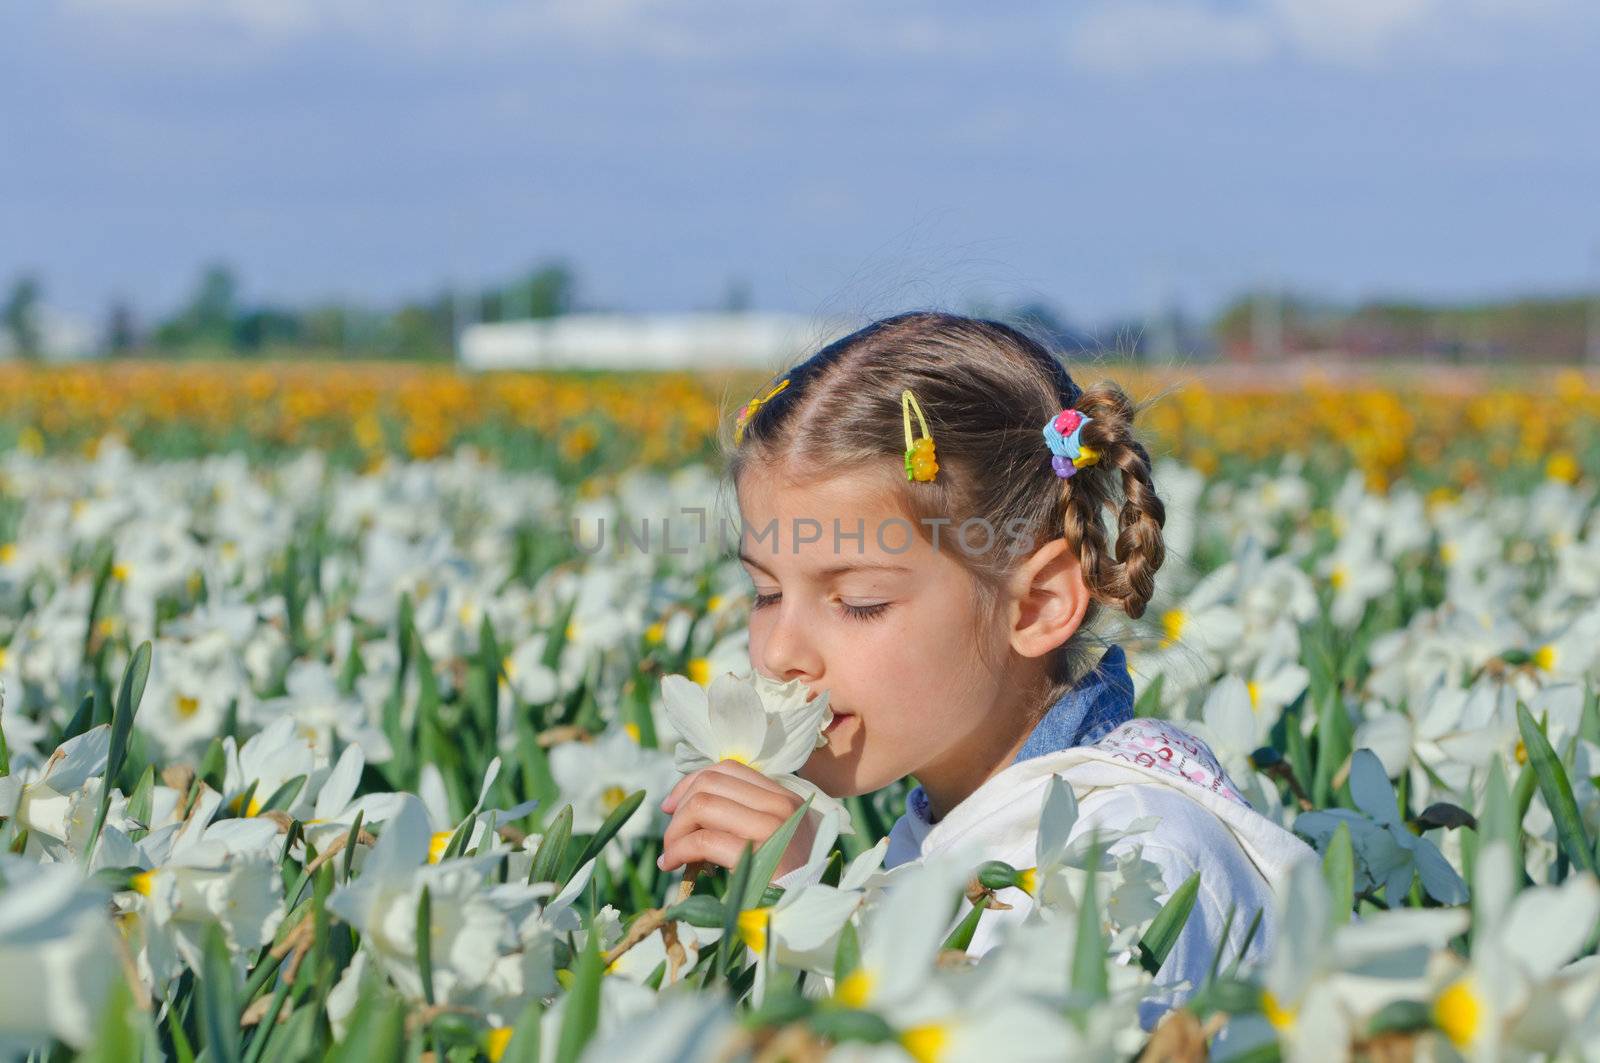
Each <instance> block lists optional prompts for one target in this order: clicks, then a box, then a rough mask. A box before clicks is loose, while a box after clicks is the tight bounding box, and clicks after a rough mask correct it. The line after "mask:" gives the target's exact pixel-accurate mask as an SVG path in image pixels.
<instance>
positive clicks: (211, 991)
mask: <svg viewBox="0 0 1600 1063" xmlns="http://www.w3.org/2000/svg"><path fill="white" fill-rule="evenodd" d="M146 645H149V644H148V643H146ZM198 986H199V993H200V1014H201V1025H202V1028H203V1030H204V1032H205V1046H206V1059H207V1061H208V1063H240V1053H239V1003H238V999H239V998H238V988H237V987H236V986H235V985H234V982H233V963H232V961H231V960H230V959H229V957H228V944H227V942H226V941H224V940H223V938H222V928H221V927H220V926H218V925H217V924H215V923H212V924H210V925H209V926H207V927H206V934H205V951H204V953H203V955H202V957H201V964H200V979H199V982H198Z"/></svg>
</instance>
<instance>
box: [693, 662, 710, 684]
mask: <svg viewBox="0 0 1600 1063" xmlns="http://www.w3.org/2000/svg"><path fill="white" fill-rule="evenodd" d="M689 678H690V679H693V680H694V681H695V682H696V683H699V684H700V685H701V686H710V685H711V662H710V661H708V660H706V659H705V658H704V657H696V658H694V659H693V660H692V661H690V662H689Z"/></svg>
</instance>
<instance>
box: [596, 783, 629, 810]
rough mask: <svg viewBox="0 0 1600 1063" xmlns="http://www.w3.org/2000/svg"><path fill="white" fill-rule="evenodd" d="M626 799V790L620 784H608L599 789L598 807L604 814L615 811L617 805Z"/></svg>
mask: <svg viewBox="0 0 1600 1063" xmlns="http://www.w3.org/2000/svg"><path fill="white" fill-rule="evenodd" d="M627 799H628V791H626V790H624V789H623V788H622V787H620V786H608V787H606V788H605V789H604V790H602V791H600V808H601V809H602V810H603V811H604V812H605V814H606V815H608V816H609V815H610V814H611V813H612V812H614V811H616V808H617V806H618V805H620V804H622V802H624V801H626V800H627Z"/></svg>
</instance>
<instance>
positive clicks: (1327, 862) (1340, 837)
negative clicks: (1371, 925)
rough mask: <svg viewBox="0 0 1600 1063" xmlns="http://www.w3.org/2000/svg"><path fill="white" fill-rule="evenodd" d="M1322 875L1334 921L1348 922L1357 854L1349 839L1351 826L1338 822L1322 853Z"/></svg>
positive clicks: (1351, 904)
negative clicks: (1326, 885)
mask: <svg viewBox="0 0 1600 1063" xmlns="http://www.w3.org/2000/svg"><path fill="white" fill-rule="evenodd" d="M1322 878H1323V881H1324V882H1326V883H1327V884H1328V896H1329V898H1330V900H1331V901H1332V903H1333V921H1334V922H1335V923H1348V922H1349V921H1350V914H1351V912H1353V911H1354V910H1355V904H1356V854H1355V848H1354V846H1353V845H1351V842H1350V825H1349V824H1348V823H1340V824H1339V826H1338V828H1337V829H1335V830H1334V832H1333V837H1331V838H1329V839H1328V849H1327V852H1325V853H1323V854H1322Z"/></svg>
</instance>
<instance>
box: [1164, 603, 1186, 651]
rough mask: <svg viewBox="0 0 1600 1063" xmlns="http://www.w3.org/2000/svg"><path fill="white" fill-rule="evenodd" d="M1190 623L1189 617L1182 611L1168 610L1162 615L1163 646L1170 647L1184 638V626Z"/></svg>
mask: <svg viewBox="0 0 1600 1063" xmlns="http://www.w3.org/2000/svg"><path fill="white" fill-rule="evenodd" d="M1188 622H1189V615H1188V614H1187V613H1185V612H1184V611H1183V610H1182V609H1168V610H1167V611H1166V612H1164V613H1162V614H1161V631H1162V639H1161V645H1163V646H1170V645H1172V644H1173V643H1174V642H1177V641H1178V639H1180V638H1182V637H1183V626H1184V625H1185V624H1187V623H1188Z"/></svg>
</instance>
